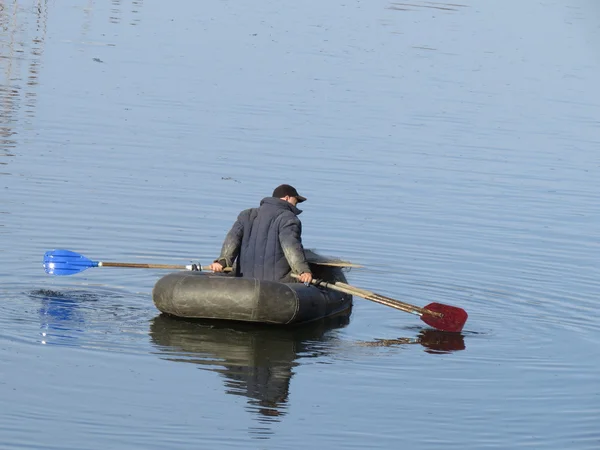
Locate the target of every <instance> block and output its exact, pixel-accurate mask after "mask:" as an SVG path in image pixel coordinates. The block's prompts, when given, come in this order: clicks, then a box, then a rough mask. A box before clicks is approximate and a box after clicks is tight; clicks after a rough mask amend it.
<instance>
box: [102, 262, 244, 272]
mask: <svg viewBox="0 0 600 450" xmlns="http://www.w3.org/2000/svg"><path fill="white" fill-rule="evenodd" d="M98 266H99V267H129V268H132V269H172V270H196V269H194V267H193V265H192V264H189V265H187V266H184V265H181V264H144V263H126V262H104V261H102V262H98ZM197 268H198V270H206V271H211V269H210V266H197ZM232 270H233V269H232V268H231V267H224V268H223V272H231V271H232Z"/></svg>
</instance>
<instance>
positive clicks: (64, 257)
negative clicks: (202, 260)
mask: <svg viewBox="0 0 600 450" xmlns="http://www.w3.org/2000/svg"><path fill="white" fill-rule="evenodd" d="M307 259H308V261H309V262H311V263H313V264H317V265H321V266H334V267H361V266H359V265H358V264H352V263H350V262H347V261H341V260H327V259H326V258H322V257H318V255H316V254H313V253H311V254H309V256H308V258H307ZM313 259H314V260H313ZM91 267H129V268H134V269H171V270H210V266H200V265H197V264H188V265H180V264H142V263H126V262H104V261H92V260H91V259H88V258H86V257H85V256H83V255H80V254H79V253H75V252H73V251H71V250H50V251H47V252H46V253H45V254H44V270H45V271H46V273H48V274H50V275H74V274H76V273H79V272H83V271H84V270H86V269H89V268H91ZM223 271H224V272H231V271H232V268H231V267H226V268H224V269H223Z"/></svg>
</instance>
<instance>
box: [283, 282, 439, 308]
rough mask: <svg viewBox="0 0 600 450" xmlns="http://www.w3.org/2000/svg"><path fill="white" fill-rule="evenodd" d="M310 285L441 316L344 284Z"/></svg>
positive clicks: (390, 305) (318, 283)
mask: <svg viewBox="0 0 600 450" xmlns="http://www.w3.org/2000/svg"><path fill="white" fill-rule="evenodd" d="M292 277H294V278H296V279H297V278H298V275H295V274H292ZM312 284H314V285H317V286H323V287H326V288H328V289H333V290H334V291H339V292H343V293H345V294H350V295H358V296H359V297H363V298H365V299H367V300H371V301H372V302H375V303H379V304H382V305H385V306H389V307H391V308H395V309H399V310H400V311H404V312H407V313H411V314H416V315H421V314H423V313H429V314H432V315H434V316H438V317H441V314H439V313H435V312H432V311H429V310H427V309H423V308H418V307H416V306H413V305H409V304H408V303H404V302H401V301H399V300H395V299H393V298H389V297H384V296H383V295H379V294H375V293H374V292H371V291H367V290H366V289H360V288H357V287H354V286H351V285H349V284H346V283H342V282H340V281H336V282H328V281H323V280H315V279H313V281H312Z"/></svg>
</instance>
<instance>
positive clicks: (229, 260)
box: [215, 213, 244, 267]
mask: <svg viewBox="0 0 600 450" xmlns="http://www.w3.org/2000/svg"><path fill="white" fill-rule="evenodd" d="M242 214H243V213H241V214H240V215H239V216H238V218H237V220H236V221H235V223H234V224H233V226H232V227H231V229H230V230H229V232H228V233H227V236H225V240H224V241H223V246H222V247H221V254H220V255H219V257H218V258H217V259H216V260H215V262H218V263H220V264H221V265H222V266H224V267H231V266H233V262H234V261H235V258H237V256H238V255H239V253H240V246H241V245H242V236H243V234H244V226H243V225H242V221H241V216H242Z"/></svg>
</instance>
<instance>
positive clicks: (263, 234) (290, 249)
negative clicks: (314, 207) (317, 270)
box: [210, 184, 313, 284]
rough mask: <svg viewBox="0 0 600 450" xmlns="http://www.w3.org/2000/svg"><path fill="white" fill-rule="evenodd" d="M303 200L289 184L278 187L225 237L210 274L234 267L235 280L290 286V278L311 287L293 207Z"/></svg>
mask: <svg viewBox="0 0 600 450" xmlns="http://www.w3.org/2000/svg"><path fill="white" fill-rule="evenodd" d="M304 201H306V197H303V196H302V195H300V194H298V191H297V190H296V188H294V187H293V186H290V185H289V184H282V185H280V186H277V187H276V188H275V190H274V191H273V195H272V196H271V197H265V198H263V199H262V200H261V202H260V206H259V207H258V208H250V209H246V210H244V211H242V212H241V213H240V214H239V215H238V217H237V220H236V221H235V223H234V224H233V226H232V227H231V229H230V230H229V232H228V233H227V236H226V237H225V240H224V242H223V246H222V248H221V254H220V255H219V257H218V258H217V259H216V260H215V261H214V262H213V263H212V264H211V265H210V268H211V270H212V271H213V272H222V271H223V269H224V268H225V267H233V266H234V262H235V275H236V276H238V277H248V278H257V279H259V280H269V281H279V282H283V283H289V282H292V281H294V279H293V278H292V277H291V274H292V273H294V274H297V275H299V278H298V280H299V281H301V282H302V283H305V284H310V282H311V281H312V279H313V275H312V272H311V270H310V267H309V265H308V262H307V260H306V255H305V254H304V247H303V246H302V223H301V222H300V219H299V218H298V215H299V214H300V213H301V212H302V211H301V210H300V209H298V208H297V207H296V205H297V204H298V203H302V202H304Z"/></svg>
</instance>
